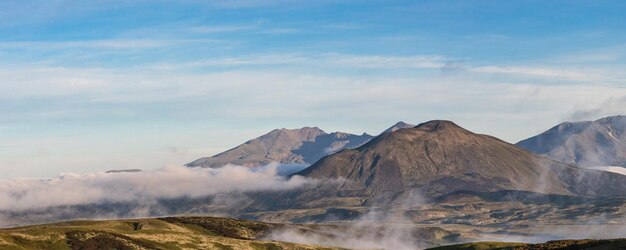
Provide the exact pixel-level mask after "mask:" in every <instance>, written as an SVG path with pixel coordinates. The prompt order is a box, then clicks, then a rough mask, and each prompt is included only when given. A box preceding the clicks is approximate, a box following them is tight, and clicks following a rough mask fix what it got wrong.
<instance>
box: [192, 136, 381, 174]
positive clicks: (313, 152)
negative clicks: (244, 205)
mask: <svg viewBox="0 0 626 250" xmlns="http://www.w3.org/2000/svg"><path fill="white" fill-rule="evenodd" d="M372 138H373V136H371V135H368V134H365V133H363V134H362V135H353V134H348V133H342V132H334V133H330V134H328V133H326V132H324V131H323V130H321V129H319V128H317V127H304V128H300V129H284V128H283V129H275V130H273V131H271V132H269V133H267V134H265V135H262V136H260V137H258V138H255V139H252V140H250V141H247V142H246V143H244V144H242V145H239V146H237V147H235V148H233V149H230V150H228V151H226V152H223V153H220V154H217V155H215V156H212V157H204V158H201V159H198V160H195V161H193V162H191V163H189V164H187V166H188V167H205V168H216V167H222V166H224V165H227V164H235V165H243V166H248V167H255V166H262V165H267V164H269V163H272V162H278V163H281V164H312V163H314V162H316V161H317V160H319V159H320V158H322V157H323V156H325V155H328V154H330V153H334V152H337V151H339V150H342V149H344V148H356V147H358V146H361V145H362V144H363V143H365V142H367V141H369V140H370V139H372Z"/></svg>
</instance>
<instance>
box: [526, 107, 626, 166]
mask: <svg viewBox="0 0 626 250" xmlns="http://www.w3.org/2000/svg"><path fill="white" fill-rule="evenodd" d="M516 145H517V146H519V147H521V148H524V149H526V150H528V151H531V152H534V153H537V154H541V155H545V156H547V157H550V158H551V159H554V160H557V161H561V162H565V163H569V164H576V165H578V166H582V167H594V166H622V167H626V116H611V117H606V118H602V119H599V120H596V121H584V122H564V123H561V124H559V125H557V126H555V127H553V128H551V129H549V130H548V131H545V132H543V133H541V134H539V135H537V136H533V137H531V138H528V139H526V140H523V141H520V142H518V143H517V144H516Z"/></svg>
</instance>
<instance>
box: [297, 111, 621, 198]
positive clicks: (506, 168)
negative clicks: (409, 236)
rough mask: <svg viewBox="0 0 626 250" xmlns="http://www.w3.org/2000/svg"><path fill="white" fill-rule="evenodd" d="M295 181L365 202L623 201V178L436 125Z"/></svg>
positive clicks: (325, 164) (388, 136)
mask: <svg viewBox="0 0 626 250" xmlns="http://www.w3.org/2000/svg"><path fill="white" fill-rule="evenodd" d="M296 175H302V176H306V177H311V178H330V179H344V181H343V183H342V184H341V187H340V191H341V192H343V193H344V194H345V193H350V194H358V195H361V196H366V197H375V196H376V197H380V196H382V197H395V196H397V195H400V194H402V193H405V192H406V191H409V190H414V189H417V190H420V191H421V192H420V193H421V194H423V195H424V196H426V197H439V196H442V195H445V194H450V193H453V192H458V191H473V192H495V191H503V190H518V191H530V192H536V193H543V194H559V195H582V196H594V195H622V194H624V193H626V176H623V175H618V174H613V173H608V172H603V171H595V170H584V169H580V168H577V167H574V166H570V165H566V164H562V163H559V162H556V161H553V160H550V159H547V158H544V157H541V156H537V155H535V154H532V153H530V152H528V151H526V150H523V149H520V148H518V147H516V146H514V145H511V144H509V143H507V142H504V141H502V140H499V139H497V138H494V137H491V136H488V135H480V134H475V133H472V132H470V131H467V130H465V129H463V128H461V127H459V126H458V125H456V124H454V123H453V122H450V121H440V120H438V121H429V122H426V123H422V124H420V125H417V126H416V127H414V128H408V129H400V130H397V131H395V132H390V133H383V134H381V135H379V136H378V137H376V138H374V139H372V140H371V141H370V142H368V143H366V144H364V145H363V146H361V147H358V148H356V149H351V150H343V151H341V152H338V153H335V154H332V155H329V156H326V157H324V158H322V159H320V160H319V161H318V162H316V163H315V164H313V165H312V166H310V167H309V168H307V169H304V170H302V171H301V172H298V173H297V174H296Z"/></svg>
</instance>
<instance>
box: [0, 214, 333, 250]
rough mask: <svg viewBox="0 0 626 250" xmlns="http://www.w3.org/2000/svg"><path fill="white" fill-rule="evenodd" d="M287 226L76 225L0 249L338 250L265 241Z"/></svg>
mask: <svg viewBox="0 0 626 250" xmlns="http://www.w3.org/2000/svg"><path fill="white" fill-rule="evenodd" d="M285 226H286V225H281V224H271V223H262V222H254V221H244V220H235V219H225V218H214V217H170V218H160V219H136V220H114V221H75V222H66V223H57V224H48V225H38V226H28V227H21V228H13V229H0V249H254V250H257V249H337V248H331V247H320V246H313V245H303V244H293V243H287V242H279V241H270V240H262V239H263V238H264V237H265V236H267V235H268V234H269V233H270V232H271V230H273V229H277V228H280V227H285ZM302 230H306V228H304V229H302Z"/></svg>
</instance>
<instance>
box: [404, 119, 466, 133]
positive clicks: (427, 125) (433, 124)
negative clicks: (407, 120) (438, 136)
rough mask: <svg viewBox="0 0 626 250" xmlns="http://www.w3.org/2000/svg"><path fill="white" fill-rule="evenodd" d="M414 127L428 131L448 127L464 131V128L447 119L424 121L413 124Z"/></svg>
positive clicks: (448, 128)
mask: <svg viewBox="0 0 626 250" xmlns="http://www.w3.org/2000/svg"><path fill="white" fill-rule="evenodd" d="M415 128H417V129H420V130H424V131H429V132H435V131H440V130H450V129H453V130H464V131H465V129H464V128H462V127H460V126H459V125H456V123H454V122H451V121H447V120H432V121H427V122H424V123H420V124H419V125H417V126H415Z"/></svg>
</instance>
